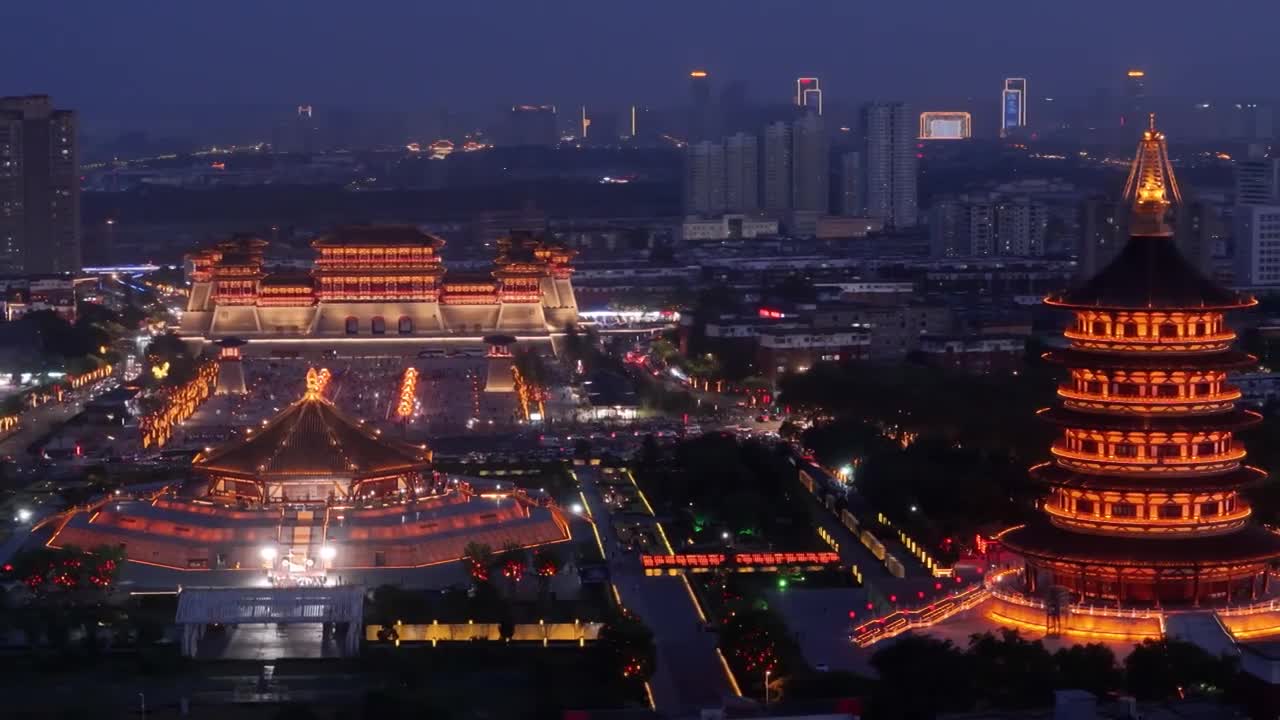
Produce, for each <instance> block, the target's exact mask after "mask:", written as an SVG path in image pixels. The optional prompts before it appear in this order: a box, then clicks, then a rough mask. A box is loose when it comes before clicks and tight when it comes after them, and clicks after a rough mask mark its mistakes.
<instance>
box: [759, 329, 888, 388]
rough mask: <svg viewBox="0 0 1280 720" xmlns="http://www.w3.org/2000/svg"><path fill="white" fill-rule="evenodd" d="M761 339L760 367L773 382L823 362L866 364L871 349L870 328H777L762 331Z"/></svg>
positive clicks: (764, 374) (760, 333)
mask: <svg viewBox="0 0 1280 720" xmlns="http://www.w3.org/2000/svg"><path fill="white" fill-rule="evenodd" d="M757 338H758V343H757V346H756V367H758V368H759V369H760V371H761V373H760V374H761V375H763V376H764V377H766V378H768V379H769V380H771V381H773V380H777V379H778V377H780V376H782V375H785V374H787V373H802V372H807V371H808V370H809V368H811V367H813V366H814V365H815V364H817V363H819V362H844V361H847V360H864V359H866V357H867V350H868V348H870V347H871V332H870V330H868V329H867V328H846V329H840V330H835V329H831V328H812V327H774V328H767V329H761V330H760V331H759V334H758V336H757Z"/></svg>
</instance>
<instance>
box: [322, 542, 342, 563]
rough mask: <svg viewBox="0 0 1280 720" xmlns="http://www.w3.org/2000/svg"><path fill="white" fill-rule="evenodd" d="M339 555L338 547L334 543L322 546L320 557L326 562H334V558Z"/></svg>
mask: <svg viewBox="0 0 1280 720" xmlns="http://www.w3.org/2000/svg"><path fill="white" fill-rule="evenodd" d="M337 556H338V549H337V548H335V547H334V546H332V545H325V546H323V547H321V548H320V559H321V560H324V561H325V562H333V559H334V558H335V557H337Z"/></svg>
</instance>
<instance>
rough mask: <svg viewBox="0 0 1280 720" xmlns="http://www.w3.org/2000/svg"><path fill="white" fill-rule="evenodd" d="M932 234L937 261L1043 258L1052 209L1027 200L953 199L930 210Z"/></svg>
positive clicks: (998, 198)
mask: <svg viewBox="0 0 1280 720" xmlns="http://www.w3.org/2000/svg"><path fill="white" fill-rule="evenodd" d="M929 233H930V247H931V249H932V252H933V254H934V255H935V256H936V257H991V256H1002V257H1040V256H1043V255H1044V254H1045V241H1046V239H1047V237H1048V234H1049V208H1048V206H1047V205H1045V204H1044V203H1043V202H1040V201H1038V200H1033V199H1031V198H1029V197H1026V196H1017V197H999V196H994V195H990V196H979V197H974V196H963V197H959V198H950V199H946V200H942V201H939V202H937V203H935V204H934V206H933V207H932V208H931V209H930V222H929Z"/></svg>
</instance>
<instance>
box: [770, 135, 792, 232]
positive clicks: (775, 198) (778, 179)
mask: <svg viewBox="0 0 1280 720" xmlns="http://www.w3.org/2000/svg"><path fill="white" fill-rule="evenodd" d="M791 153H792V147H791V123H789V122H784V121H779V122H775V123H770V124H769V125H768V126H767V127H766V128H765V130H764V209H765V210H766V211H768V212H770V213H773V214H775V215H777V214H781V213H785V212H787V211H788V210H790V209H791V172H792V170H791Z"/></svg>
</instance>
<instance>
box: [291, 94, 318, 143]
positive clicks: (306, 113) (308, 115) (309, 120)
mask: <svg viewBox="0 0 1280 720" xmlns="http://www.w3.org/2000/svg"><path fill="white" fill-rule="evenodd" d="M319 135H320V129H319V128H317V127H316V119H315V109H314V108H313V107H312V106H310V105H299V106H298V111H297V115H296V117H295V118H294V124H293V147H292V148H291V149H290V150H289V152H297V153H302V154H304V155H310V154H311V153H314V152H316V150H318V148H317V147H316V144H317V143H316V140H317V138H318V137H319Z"/></svg>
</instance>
